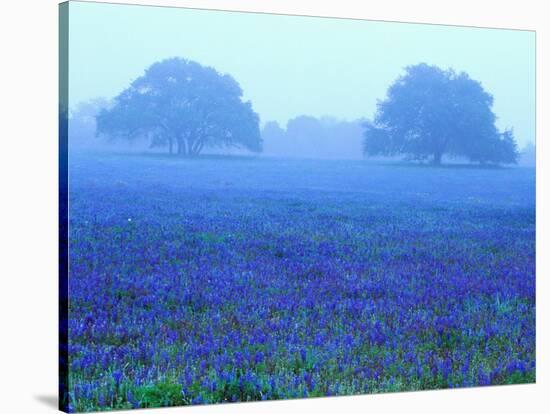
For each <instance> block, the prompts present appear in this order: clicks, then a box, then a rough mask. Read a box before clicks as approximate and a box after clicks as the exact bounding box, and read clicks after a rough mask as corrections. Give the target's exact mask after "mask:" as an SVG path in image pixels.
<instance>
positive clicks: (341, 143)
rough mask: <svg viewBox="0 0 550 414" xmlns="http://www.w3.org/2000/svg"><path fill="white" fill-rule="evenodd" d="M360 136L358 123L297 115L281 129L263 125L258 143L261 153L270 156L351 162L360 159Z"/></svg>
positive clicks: (360, 125)
mask: <svg viewBox="0 0 550 414" xmlns="http://www.w3.org/2000/svg"><path fill="white" fill-rule="evenodd" d="M362 134H363V127H362V121H361V120H355V121H345V120H339V119H336V118H332V117H321V118H315V117H313V116H308V115H301V116H298V117H296V118H293V119H291V120H289V121H288V122H287V124H286V127H285V128H284V129H283V128H282V127H281V126H280V125H279V123H278V122H276V121H270V122H267V123H266V124H265V125H264V127H263V129H262V141H263V143H264V152H265V153H266V154H267V155H272V156H292V157H305V158H325V159H329V158H332V159H336V158H341V159H354V158H360V157H361V143H362V140H363V135H362Z"/></svg>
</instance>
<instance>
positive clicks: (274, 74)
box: [69, 2, 535, 164]
mask: <svg viewBox="0 0 550 414" xmlns="http://www.w3.org/2000/svg"><path fill="white" fill-rule="evenodd" d="M70 8H71V19H70V25H69V36H70V39H71V41H70V43H69V47H70V50H69V58H70V62H69V68H70V72H69V103H70V134H71V135H70V139H69V141H70V144H71V148H73V149H95V150H97V149H109V150H134V151H143V150H144V149H145V148H147V143H146V142H139V141H138V142H133V144H132V145H131V146H128V143H126V142H122V141H111V142H107V141H106V140H105V139H100V138H97V137H96V136H95V115H96V114H97V113H98V112H99V111H100V110H101V109H102V108H109V106H110V105H111V104H112V101H111V100H112V98H113V97H115V96H116V95H118V94H119V93H120V92H121V91H122V90H124V89H125V88H126V87H127V86H128V85H129V84H130V83H131V82H132V81H133V80H135V79H136V78H138V77H139V76H141V75H142V74H143V72H144V70H145V69H146V68H147V67H148V66H150V65H151V64H152V63H153V62H155V61H160V60H162V59H165V58H167V57H171V56H182V57H185V58H187V59H191V60H195V61H197V62H200V63H201V64H203V65H207V66H212V67H215V68H216V69H217V70H218V71H219V72H221V73H228V74H230V75H231V76H233V77H234V78H235V79H236V80H237V81H238V82H239V84H240V86H241V87H242V89H243V92H244V97H243V98H244V99H246V100H251V101H252V104H253V109H254V111H256V112H257V113H258V114H259V116H260V127H261V131H262V139H263V152H262V155H266V156H281V157H286V156H293V157H306V158H337V159H361V158H363V151H362V144H361V143H362V139H363V138H362V133H363V129H362V126H361V125H362V123H363V122H364V121H365V120H368V119H372V117H373V115H374V113H375V110H376V103H377V101H378V100H381V99H383V98H384V97H385V94H386V90H387V88H388V86H389V85H390V84H391V83H392V82H394V81H395V79H396V78H397V77H398V76H399V75H401V74H402V73H403V69H404V67H405V66H407V65H410V64H415V63H418V62H426V63H429V64H434V65H438V66H440V67H443V68H448V67H452V68H454V69H456V70H459V71H466V72H467V73H468V74H469V75H470V76H471V77H472V78H474V79H476V80H479V81H481V83H482V85H483V87H484V88H485V89H486V90H487V91H488V92H489V93H491V94H492V95H493V96H494V107H493V110H494V112H495V114H496V115H497V117H498V119H497V126H498V127H499V128H502V129H504V128H510V127H512V128H514V132H515V137H516V140H517V143H518V146H519V148H520V150H521V151H522V153H523V156H522V157H521V158H520V164H534V142H535V117H534V114H535V67H534V64H535V59H534V55H535V42H534V36H535V35H534V33H532V32H526V31H515V30H502V29H478V28H464V27H452V26H438V25H425V24H409V23H388V22H374V21H360V20H348V19H345V20H344V19H329V18H315V17H303V16H277V15H267V14H253V13H237V12H219V11H207V10H190V9H176V8H162V7H148V6H128V5H116V4H94V3H84V2H71V3H70ZM243 151H244V150H235V149H232V150H216V151H209V152H218V153H219V152H222V153H242V152H243Z"/></svg>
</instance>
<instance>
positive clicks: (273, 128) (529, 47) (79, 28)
mask: <svg viewBox="0 0 550 414" xmlns="http://www.w3.org/2000/svg"><path fill="white" fill-rule="evenodd" d="M61 7H64V8H66V9H65V10H68V16H69V18H68V20H67V22H66V24H67V25H68V35H69V38H70V42H69V50H68V52H69V53H68V58H69V62H68V69H69V77H68V85H67V86H68V90H69V95H68V100H69V102H68V104H67V103H66V102H62V105H60V109H61V110H60V114H59V126H60V142H61V144H62V145H61V151H60V162H61V163H60V173H61V174H60V193H62V192H63V190H65V191H67V192H68V199H67V200H66V201H67V203H66V204H65V205H63V204H62V202H63V201H64V200H63V198H62V197H60V204H61V208H63V206H64V207H65V208H68V217H61V219H62V220H63V219H66V220H67V223H65V224H68V227H67V228H68V237H69V240H68V246H65V252H67V254H68V255H69V267H68V273H69V277H68V278H67V279H66V280H61V282H64V284H63V283H62V284H60V286H68V297H67V298H65V299H66V301H63V300H61V308H60V309H61V310H62V311H63V310H65V313H64V314H65V315H66V318H65V319H63V316H61V317H60V318H61V320H60V330H61V333H62V334H64V335H66V336H67V340H66V343H62V344H61V345H60V389H61V391H60V394H61V395H60V406H61V408H63V409H64V410H66V411H70V412H75V411H76V412H89V411H98V410H106V411H108V410H113V409H130V408H155V407H163V406H176V405H195V404H214V403H227V402H245V401H258V400H276V399H288V398H304V397H322V396H332V395H353V394H365V393H379V392H395V391H413V390H427V389H441V388H456V387H474V386H476V387H477V386H486V385H504V384H521V383H533V382H535V378H536V347H535V345H536V343H535V337H536V332H535V314H536V306H535V297H536V291H535V288H536V274H535V244H536V243H535V242H536V237H535V233H536V223H535V217H536V211H535V204H536V203H535V196H536V192H535V187H536V185H535V184H536V171H535V168H534V167H535V152H536V151H535V141H536V140H535V106H534V105H535V100H534V99H535V98H534V91H535V84H534V82H535V77H534V64H535V60H534V52H535V49H534V47H535V43H534V33H532V32H527V31H514V30H502V29H499V30H496V29H481V28H466V27H450V26H438V25H421V24H402V23H388V22H372V21H359V20H343V19H328V18H313V17H293V16H275V15H267V14H253V13H230V12H219V11H204V10H190V9H189V10H186V9H176V8H160V7H143V6H124V5H116V4H95V3H84V2H78V1H76V2H69V3H68V4H64V5H62V6H61ZM65 140H68V150H67V152H64V151H65V148H64V147H63V143H64V142H65ZM67 159H68V171H63V169H62V168H61V167H63V161H65V160H67ZM64 172H65V173H68V174H67V175H66V176H63V173H64ZM66 177H68V178H67V179H68V186H67V185H66V184H67V183H64V182H63V178H66ZM63 236H64V234H61V237H60V240H63ZM61 250H62V249H60V251H61ZM62 253H63V252H62ZM62 293H63V290H60V294H62ZM62 299H63V298H62ZM63 306H65V307H66V308H65V309H64V308H63ZM60 314H61V315H63V312H60Z"/></svg>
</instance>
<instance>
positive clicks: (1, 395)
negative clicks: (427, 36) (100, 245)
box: [0, 0, 550, 414]
mask: <svg viewBox="0 0 550 414" xmlns="http://www.w3.org/2000/svg"><path fill="white" fill-rule="evenodd" d="M125 2H129V3H142V4H163V5H180V6H190V7H204V8H217V9H232V10H247V11H264V12H277V13H290V14H307V15H319V16H338V17H359V18H368V19H378V20H393V21H410V22H429V23H448V24H461V25H477V26H489V27H508V28H522V29H533V30H537V60H538V61H537V77H538V78H537V158H538V159H537V256H538V257H537V384H536V385H522V386H504V387H489V388H478V389H465V390H453V391H429V392H427V391H424V392H413V393H399V394H385V395H367V396H361V397H332V398H321V399H310V400H295V401H277V402H262V403H246V404H233V405H223V406H203V407H193V408H170V409H161V410H155V411H154V412H167V413H168V412H169V413H174V414H176V413H204V414H206V413H220V414H224V413H237V412H239V413H245V414H246V413H258V412H261V413H264V412H265V413H282V412H284V413H285V414H286V413H298V412H300V413H301V412H309V411H314V412H321V413H332V412H341V413H347V412H350V413H354V412H357V413H359V412H361V413H365V412H392V411H400V412H407V413H408V412H422V413H431V412H433V413H439V412H442V411H443V412H448V413H455V412H456V413H459V412H460V413H461V412H498V413H508V412H510V413H520V412H529V413H531V412H541V411H542V410H543V403H545V402H546V401H545V399H549V400H550V398H549V397H548V396H549V395H550V387H549V384H550V370H549V364H548V360H549V354H550V348H549V343H550V342H549V340H548V320H549V317H548V304H547V302H546V301H547V300H548V282H547V281H546V276H547V275H548V272H549V268H550V267H549V262H550V261H549V259H548V255H549V254H550V245H549V242H548V240H549V234H550V233H549V230H550V229H549V220H548V218H547V216H546V214H545V212H546V211H548V209H549V201H548V200H549V195H548V193H549V188H550V184H549V183H550V177H549V167H548V165H544V163H543V160H547V161H548V160H550V155H549V154H548V151H549V150H548V149H547V148H545V142H544V136H545V135H544V133H545V129H543V123H544V121H545V119H544V117H543V114H544V113H545V108H546V107H545V103H547V102H548V97H549V91H548V85H549V83H548V81H547V79H546V78H545V77H544V74H543V72H544V70H546V73H547V74H548V70H549V69H548V57H547V54H548V47H547V45H548V44H549V41H548V38H549V36H550V34H549V32H550V30H549V29H550V18H549V17H550V16H549V14H548V13H547V12H546V11H545V9H544V5H545V3H546V1H534V0H533V1H531V0H517V1H513V2H511V1H506V0H500V1H489V0H473V1H472V0H461V1H457V0H414V1H411V0H399V1H398V0H379V1H370V2H369V1H361V0H355V1H353V0H338V1H321V0H316V1H312V0H187V1H186V0H171V1H169V0H160V1H159V0H156V1H155V0H148V1H125ZM0 19H1V20H0V31H1V32H0V46H1V47H0V60H1V61H0V75H1V76H0V106H1V108H0V114H1V115H0V121H1V122H0V157H1V162H0V209H1V213H0V235H1V239H0V240H1V245H0V248H1V250H0V252H1V255H0V268H1V272H0V281H1V287H0V294H1V297H0V306H1V309H0V317H1V319H0V321H1V325H0V347H1V348H0V358H1V359H0V379H1V384H0V385H1V387H0V412H2V413H29V414H30V413H32V414H34V413H47V412H55V411H56V408H55V407H56V404H57V402H56V393H57V0H33V1H17V0H12V1H2V2H1V3H0ZM281 30H284V28H281ZM502 70H506V68H505V67H503V68H502ZM549 148H550V147H549ZM544 187H546V188H544ZM545 233H546V234H545ZM543 325H546V329H545V327H544V326H543ZM546 404H547V405H549V406H550V404H548V402H546ZM547 409H548V407H547ZM165 410H167V411H165ZM139 412H150V411H148V410H141V411H139ZM151 412H153V411H151Z"/></svg>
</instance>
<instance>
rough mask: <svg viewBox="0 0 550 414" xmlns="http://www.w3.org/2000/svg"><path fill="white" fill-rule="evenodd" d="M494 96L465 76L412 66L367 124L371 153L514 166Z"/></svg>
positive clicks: (508, 132) (509, 138)
mask: <svg viewBox="0 0 550 414" xmlns="http://www.w3.org/2000/svg"><path fill="white" fill-rule="evenodd" d="M492 106H493V97H492V96H491V95H490V94H489V93H487V92H486V91H485V90H484V89H483V87H482V86H481V84H480V83H479V82H477V81H475V80H473V79H471V78H470V77H469V76H468V74H466V73H464V72H460V73H457V72H455V71H454V70H452V69H448V70H443V69H440V68H438V67H436V66H430V65H427V64H424V63H422V64H418V65H414V66H409V67H407V68H406V70H405V74H404V75H403V76H401V77H399V78H398V79H397V80H396V81H395V82H394V83H393V84H392V85H391V86H390V88H389V89H388V92H387V96H386V98H385V99H384V100H383V101H379V102H378V107H377V112H376V115H375V118H374V120H373V122H367V123H365V125H364V127H365V131H364V151H365V153H366V154H368V155H384V156H394V155H405V156H406V157H407V158H409V159H413V160H427V159H430V160H431V161H432V162H433V163H434V164H440V163H441V160H442V157H443V155H445V154H447V155H451V156H462V157H466V158H468V159H469V160H471V161H474V162H480V163H487V162H490V163H515V162H516V161H517V157H518V151H517V148H516V143H515V140H514V136H513V132H512V130H506V131H504V132H500V131H499V130H498V129H497V127H496V125H495V121H496V116H495V114H494V113H493V111H492Z"/></svg>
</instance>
